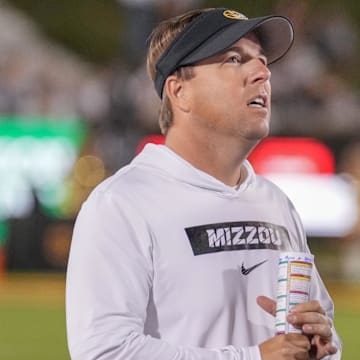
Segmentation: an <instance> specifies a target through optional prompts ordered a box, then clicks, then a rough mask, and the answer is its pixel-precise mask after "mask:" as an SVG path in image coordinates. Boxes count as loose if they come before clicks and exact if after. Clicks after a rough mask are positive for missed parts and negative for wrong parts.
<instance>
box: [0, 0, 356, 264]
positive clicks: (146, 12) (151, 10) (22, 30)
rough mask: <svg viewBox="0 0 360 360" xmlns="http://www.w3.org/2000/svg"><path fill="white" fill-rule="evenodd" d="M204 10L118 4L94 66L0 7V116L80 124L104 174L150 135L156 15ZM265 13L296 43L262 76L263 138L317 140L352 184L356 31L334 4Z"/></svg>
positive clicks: (150, 2)
mask: <svg viewBox="0 0 360 360" xmlns="http://www.w3.org/2000/svg"><path fill="white" fill-rule="evenodd" d="M207 3H208V2H206V1H204V0H186V1H185V0H182V1H177V0H118V1H117V4H118V8H119V16H120V15H121V17H122V22H121V23H122V26H121V29H120V34H119V36H120V37H121V44H120V49H119V50H120V51H119V54H120V56H119V57H118V58H117V59H114V60H113V62H112V63H111V64H108V65H107V66H102V67H101V66H98V65H97V66H95V65H93V64H91V63H89V62H88V61H85V60H84V59H81V58H79V57H77V56H75V55H74V54H72V53H71V52H69V51H68V50H65V49H64V48H62V47H61V46H59V45H57V44H54V43H53V42H51V41H50V40H49V39H47V38H46V37H45V35H44V34H42V33H41V32H40V31H39V30H38V28H37V27H36V25H35V24H34V23H33V22H31V20H30V19H29V18H27V17H26V16H25V15H24V13H21V12H19V11H18V10H16V9H14V8H11V7H9V6H8V5H6V6H5V5H3V4H0V115H7V114H15V115H32V116H34V115H35V116H44V117H50V118H58V119H61V118H69V117H79V118H81V119H83V120H84V121H85V122H86V123H87V125H88V127H89V128H90V130H91V132H90V134H91V136H90V137H89V139H88V142H87V145H86V147H85V149H84V150H83V152H84V153H85V154H86V153H87V154H92V155H94V156H96V157H98V158H100V159H101V160H102V161H103V163H104V167H105V169H106V174H110V173H113V172H114V171H116V170H117V169H118V168H119V167H121V166H123V165H124V164H125V163H127V162H128V161H129V160H130V159H131V158H132V157H133V155H134V154H135V151H136V147H137V145H138V143H139V141H140V140H141V139H142V138H143V137H144V136H145V135H147V134H154V133H158V132H159V129H158V125H157V112H158V105H159V100H158V98H157V95H156V93H155V91H154V90H153V85H152V83H151V82H150V81H149V80H148V78H147V74H146V69H145V56H146V42H147V38H148V36H149V34H150V31H151V29H152V28H153V26H154V24H156V23H158V22H159V21H160V20H161V19H163V18H165V17H168V16H170V15H174V14H177V13H180V12H182V11H184V10H186V9H189V8H194V7H201V6H206V5H208V4H207ZM238 10H240V11H241V9H238ZM273 12H274V13H277V14H281V15H286V16H288V17H289V18H290V19H291V20H292V21H293V23H294V26H295V34H296V38H295V45H294V47H293V48H292V50H291V52H290V53H289V55H288V56H287V57H286V58H285V59H284V60H282V61H280V62H279V63H277V64H274V65H273V67H272V68H271V71H272V87H273V109H272V112H273V116H272V135H282V136H313V137H317V138H320V139H324V140H325V141H327V142H328V143H329V144H331V145H332V146H333V147H334V150H335V151H338V150H339V149H340V150H341V151H338V152H337V160H338V169H337V170H338V171H346V172H347V173H349V174H351V175H352V176H353V177H354V179H355V181H356V182H357V184H359V183H360V162H359V159H360V115H359V114H360V102H359V83H356V82H355V81H354V76H353V75H354V74H356V73H357V72H356V70H357V65H358V60H357V56H358V54H359V49H358V42H357V38H358V36H359V29H358V28H357V27H356V25H355V24H354V22H353V20H352V19H351V17H350V16H349V14H347V13H345V11H344V10H343V9H342V8H339V7H336V6H332V7H327V8H326V10H324V9H321V11H320V10H319V11H318V12H316V11H314V10H313V9H310V8H309V2H308V1H303V0H299V1H291V0H290V1H289V0H281V1H279V2H278V5H277V7H276V8H274V11H273ZM259 15H261V14H259ZM134 19H135V20H134ZM357 80H359V79H357ZM338 144H340V145H341V146H339V145H338ZM80 202H81V201H80ZM359 203H360V201H359ZM357 231H358V232H357V234H359V233H360V229H358V230H357ZM349 243H351V244H354V245H352V246H355V247H359V246H360V245H359V241H357V242H356V241H352V240H351V239H350V240H349ZM359 251H360V250H359ZM351 253H352V252H350V253H349V254H351ZM349 256H350V255H349ZM352 269H353V267H352Z"/></svg>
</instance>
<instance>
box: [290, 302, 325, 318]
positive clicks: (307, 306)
mask: <svg viewBox="0 0 360 360" xmlns="http://www.w3.org/2000/svg"><path fill="white" fill-rule="evenodd" d="M290 312H291V313H305V312H316V313H320V314H323V315H325V314H326V312H325V310H324V308H323V307H322V306H321V305H320V303H319V302H318V301H317V300H312V301H307V302H304V303H300V304H297V305H296V306H294V307H293V308H292V309H291V310H290Z"/></svg>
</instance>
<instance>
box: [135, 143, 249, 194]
mask: <svg viewBox="0 0 360 360" xmlns="http://www.w3.org/2000/svg"><path fill="white" fill-rule="evenodd" d="M131 165H135V166H139V167H146V168H151V169H152V171H154V172H157V173H160V174H162V175H163V176H165V177H169V178H172V179H175V180H177V181H180V182H183V183H185V184H188V185H191V186H194V187H197V188H201V189H205V190H209V191H214V192H218V193H221V194H223V195H227V196H237V195H238V194H240V193H241V192H243V191H244V190H245V189H246V188H248V187H249V186H250V185H251V184H252V183H254V182H255V180H256V175H255V173H254V170H253V168H252V166H251V165H250V163H249V162H248V161H247V160H246V161H245V162H244V166H245V169H246V177H245V179H243V181H242V183H241V184H240V186H235V187H232V186H229V185H226V184H224V183H223V182H221V181H220V180H218V179H216V178H215V177H213V176H211V175H209V174H207V173H206V172H204V171H201V170H199V169H197V168H196V167H194V166H193V165H192V164H190V163H189V162H188V161H186V160H184V159H183V158H182V157H181V156H179V155H177V154H176V153H175V152H174V151H172V150H171V149H169V148H168V147H167V146H166V145H155V144H147V145H146V146H145V147H144V149H143V150H142V152H141V153H140V154H139V155H138V156H137V157H135V158H134V160H133V161H132V163H131Z"/></svg>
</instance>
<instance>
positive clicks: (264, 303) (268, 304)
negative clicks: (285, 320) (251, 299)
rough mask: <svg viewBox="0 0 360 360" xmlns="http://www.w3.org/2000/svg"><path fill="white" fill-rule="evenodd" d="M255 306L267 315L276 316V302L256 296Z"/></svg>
mask: <svg viewBox="0 0 360 360" xmlns="http://www.w3.org/2000/svg"><path fill="white" fill-rule="evenodd" d="M256 302H257V304H258V305H259V306H260V307H261V308H262V309H263V310H265V311H266V312H268V313H269V314H271V315H273V316H275V314H276V302H275V301H274V300H273V299H270V298H268V297H267V296H262V295H261V296H258V297H257V298H256Z"/></svg>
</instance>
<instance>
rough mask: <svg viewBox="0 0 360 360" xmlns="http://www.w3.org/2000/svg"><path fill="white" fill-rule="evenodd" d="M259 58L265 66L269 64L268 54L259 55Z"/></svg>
mask: <svg viewBox="0 0 360 360" xmlns="http://www.w3.org/2000/svg"><path fill="white" fill-rule="evenodd" d="M259 60H260V61H261V62H262V63H263V64H264V65H265V66H267V64H268V61H267V57H266V56H259Z"/></svg>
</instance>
